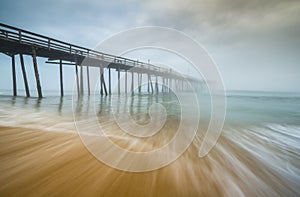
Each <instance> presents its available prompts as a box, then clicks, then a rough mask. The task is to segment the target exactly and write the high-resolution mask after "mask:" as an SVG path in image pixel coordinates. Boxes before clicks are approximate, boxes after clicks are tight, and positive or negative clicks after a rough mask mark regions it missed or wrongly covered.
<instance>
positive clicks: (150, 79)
mask: <svg viewBox="0 0 300 197" xmlns="http://www.w3.org/2000/svg"><path fill="white" fill-rule="evenodd" d="M150 85H151V92H152V93H153V85H152V81H151V76H150Z"/></svg>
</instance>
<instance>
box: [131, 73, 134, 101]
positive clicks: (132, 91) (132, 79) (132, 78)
mask: <svg viewBox="0 0 300 197" xmlns="http://www.w3.org/2000/svg"><path fill="white" fill-rule="evenodd" d="M133 87H134V72H131V95H132V96H133V95H134V90H133Z"/></svg>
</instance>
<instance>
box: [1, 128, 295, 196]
mask: <svg viewBox="0 0 300 197" xmlns="http://www.w3.org/2000/svg"><path fill="white" fill-rule="evenodd" d="M0 147H1V149H0V166H1V167H0V174H1V176H0V195H1V196H44V195H53V196H65V195H66V194H67V195H69V196H243V195H244V194H246V195H247V196H256V195H267V196H277V195H279V194H290V195H292V194H293V192H295V191H293V190H292V187H290V186H293V185H291V184H295V183H292V182H290V183H288V182H286V180H284V178H283V179H282V177H280V173H279V172H276V171H275V170H274V169H272V168H271V167H270V166H266V165H265V164H264V163H262V162H261V161H259V160H258V159H256V158H255V157H253V156H251V155H250V154H249V153H247V152H246V151H245V150H243V149H241V148H240V147H238V146H236V145H235V144H233V143H231V142H230V141H228V140H226V137H224V136H222V137H221V138H220V140H219V143H218V145H217V146H216V147H215V148H214V149H213V151H212V152H211V153H210V154H209V155H208V156H207V157H205V158H202V159H199V158H198V157H197V154H196V153H197V147H196V145H195V143H194V144H193V145H192V146H191V147H190V148H189V149H188V151H186V152H185V153H184V154H183V155H182V156H181V157H180V158H179V159H178V160H176V161H175V162H173V163H172V164H171V165H169V166H166V167H164V168H162V169H159V170H155V171H151V172H143V173H130V172H124V171H119V170H116V169H113V168H111V167H108V166H106V165H105V164H103V163H101V162H100V161H98V160H97V159H96V158H94V157H93V155H92V154H91V153H90V152H89V151H88V150H87V149H86V148H85V146H84V145H83V144H82V142H81V140H80V138H79V136H78V135H77V134H75V133H74V134H72V133H59V132H58V133H54V132H47V131H41V130H33V129H27V128H17V127H0Z"/></svg>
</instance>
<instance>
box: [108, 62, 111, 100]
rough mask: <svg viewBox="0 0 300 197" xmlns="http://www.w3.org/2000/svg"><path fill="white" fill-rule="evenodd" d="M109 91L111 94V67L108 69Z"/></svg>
mask: <svg viewBox="0 0 300 197" xmlns="http://www.w3.org/2000/svg"><path fill="white" fill-rule="evenodd" d="M108 91H109V95H111V73H110V68H109V69H108Z"/></svg>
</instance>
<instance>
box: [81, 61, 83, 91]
mask: <svg viewBox="0 0 300 197" xmlns="http://www.w3.org/2000/svg"><path fill="white" fill-rule="evenodd" d="M80 95H83V66H82V65H80Z"/></svg>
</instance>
